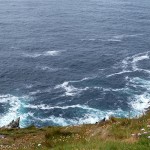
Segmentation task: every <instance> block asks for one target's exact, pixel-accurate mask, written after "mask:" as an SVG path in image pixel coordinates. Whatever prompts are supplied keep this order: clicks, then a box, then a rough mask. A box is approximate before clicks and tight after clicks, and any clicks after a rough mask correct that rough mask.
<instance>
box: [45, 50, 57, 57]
mask: <svg viewBox="0 0 150 150" xmlns="http://www.w3.org/2000/svg"><path fill="white" fill-rule="evenodd" d="M59 53H60V51H46V52H44V53H43V55H44V56H57V55H59Z"/></svg>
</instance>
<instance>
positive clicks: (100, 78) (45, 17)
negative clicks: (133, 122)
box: [0, 0, 150, 127]
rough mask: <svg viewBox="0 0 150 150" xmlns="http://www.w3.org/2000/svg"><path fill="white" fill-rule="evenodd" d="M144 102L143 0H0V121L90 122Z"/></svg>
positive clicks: (148, 13)
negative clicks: (18, 119) (17, 118)
mask: <svg viewBox="0 0 150 150" xmlns="http://www.w3.org/2000/svg"><path fill="white" fill-rule="evenodd" d="M149 101H150V1H149V0H144V1H141V0H132V1H131V0H126V1H125V0H5V1H4V0H0V126H2V125H4V124H7V123H8V122H9V121H10V120H11V119H16V117H18V116H20V117H21V126H22V127H25V126H28V125H30V124H35V125H37V126H46V125H72V124H82V123H95V122H96V121H98V120H99V119H102V118H103V117H108V116H110V115H114V116H118V117H126V116H128V114H129V112H130V114H131V115H132V116H136V115H139V114H140V113H142V112H143V111H145V110H146V109H147V108H148V107H149V106H150V103H149Z"/></svg>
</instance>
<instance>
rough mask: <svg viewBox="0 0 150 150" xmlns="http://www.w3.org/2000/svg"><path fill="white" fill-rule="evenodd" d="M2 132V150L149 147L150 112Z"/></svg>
mask: <svg viewBox="0 0 150 150" xmlns="http://www.w3.org/2000/svg"><path fill="white" fill-rule="evenodd" d="M0 135H1V138H0V149H2V150H5V149H11V150H15V149H18V150H22V149H27V150H34V149H35V150H36V149H37V150H49V149H52V150H149V149H150V112H147V113H146V114H145V115H143V116H141V117H139V118H132V119H129V118H114V117H112V118H111V119H110V120H109V121H105V122H101V123H97V124H84V125H80V126H67V127H45V128H36V127H34V126H30V127H28V128H24V129H0ZM2 135H3V136H4V137H3V138H2Z"/></svg>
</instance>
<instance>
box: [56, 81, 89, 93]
mask: <svg viewBox="0 0 150 150" xmlns="http://www.w3.org/2000/svg"><path fill="white" fill-rule="evenodd" d="M59 88H61V89H63V90H64V91H65V94H64V96H75V95H78V94H80V93H81V92H82V91H85V90H87V89H88V87H86V88H83V89H82V88H76V87H74V86H73V85H69V82H67V81H66V82H64V83H62V84H60V85H56V86H55V89H59Z"/></svg>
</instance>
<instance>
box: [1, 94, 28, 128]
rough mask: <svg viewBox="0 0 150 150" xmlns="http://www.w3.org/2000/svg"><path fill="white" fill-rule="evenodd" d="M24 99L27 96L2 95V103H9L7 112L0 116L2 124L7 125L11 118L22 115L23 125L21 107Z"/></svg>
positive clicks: (22, 117)
mask: <svg viewBox="0 0 150 150" xmlns="http://www.w3.org/2000/svg"><path fill="white" fill-rule="evenodd" d="M22 99H26V97H16V96H13V95H9V94H8V95H1V96H0V103H5V104H9V106H10V107H9V109H8V110H7V112H6V113H4V114H2V115H1V116H0V126H4V125H7V124H8V123H9V122H10V121H11V120H13V119H16V118H17V117H21V126H23V120H24V119H25V118H24V116H23V115H22V114H21V108H22V105H23V102H22Z"/></svg>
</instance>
